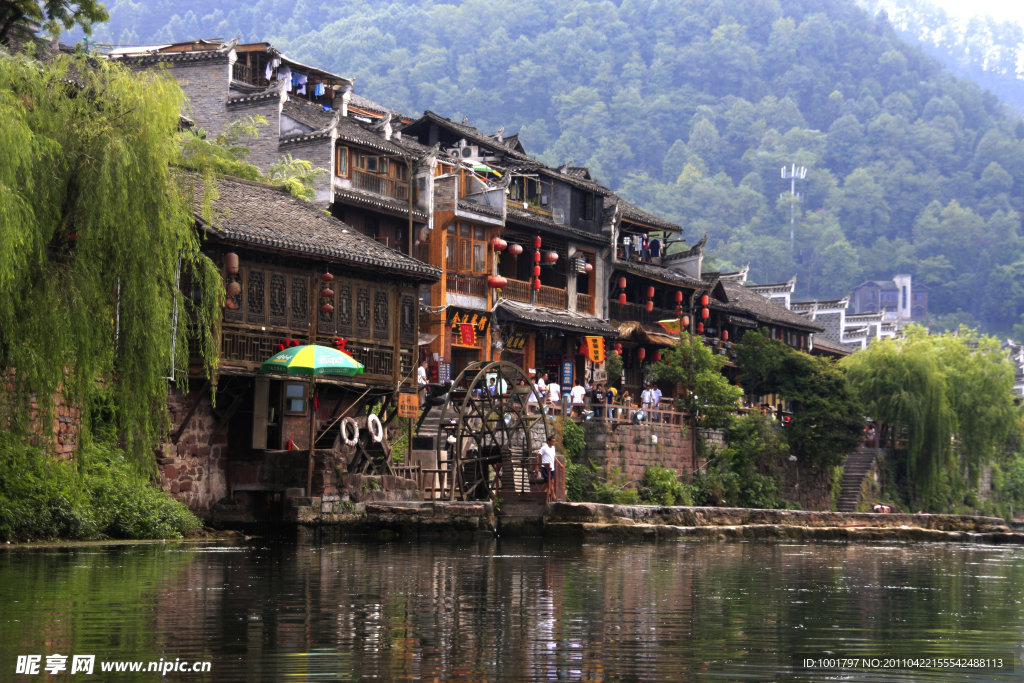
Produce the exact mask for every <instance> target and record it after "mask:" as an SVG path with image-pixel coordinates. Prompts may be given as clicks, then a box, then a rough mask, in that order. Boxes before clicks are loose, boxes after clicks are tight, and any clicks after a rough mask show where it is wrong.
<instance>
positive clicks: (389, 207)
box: [334, 186, 427, 223]
mask: <svg viewBox="0 0 1024 683" xmlns="http://www.w3.org/2000/svg"><path fill="white" fill-rule="evenodd" d="M334 200H335V201H338V202H343V203H346V204H355V205H356V206H372V207H373V208H375V209H381V210H384V211H391V212H393V213H396V214H398V215H399V216H408V215H409V204H408V202H404V201H402V200H401V199H392V198H391V197H385V196H384V195H380V194H375V193H373V192H366V191H364V190H357V189H355V188H351V187H337V186H336V187H335V188H334ZM413 206H414V208H413V210H412V217H413V220H417V221H419V222H421V223H426V222H427V214H425V213H423V212H422V211H421V210H419V209H418V208H415V205H413Z"/></svg>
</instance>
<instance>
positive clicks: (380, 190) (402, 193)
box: [352, 169, 409, 201]
mask: <svg viewBox="0 0 1024 683" xmlns="http://www.w3.org/2000/svg"><path fill="white" fill-rule="evenodd" d="M352 187H355V188H357V189H360V190H366V191H367V192H373V193H374V194H379V195H384V196H385V197H392V198H393V199H401V200H402V201H408V200H409V185H408V184H407V183H403V182H399V181H397V180H392V179H391V178H384V177H381V176H377V175H371V174H370V173H366V172H364V171H360V170H359V169H352Z"/></svg>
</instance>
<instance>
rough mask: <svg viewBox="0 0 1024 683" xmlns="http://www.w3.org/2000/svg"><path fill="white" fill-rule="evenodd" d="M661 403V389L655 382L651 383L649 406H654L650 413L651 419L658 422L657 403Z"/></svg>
mask: <svg viewBox="0 0 1024 683" xmlns="http://www.w3.org/2000/svg"><path fill="white" fill-rule="evenodd" d="M659 403H661V389H659V388H658V385H657V384H652V385H651V404H652V405H651V407H652V408H654V413H653V414H652V415H651V419H652V420H653V421H654V422H659V421H660V420H659V416H660V413H659V412H658V404H659Z"/></svg>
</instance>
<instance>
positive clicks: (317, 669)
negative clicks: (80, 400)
mask: <svg viewBox="0 0 1024 683" xmlns="http://www.w3.org/2000/svg"><path fill="white" fill-rule="evenodd" d="M1022 601H1024V549H1021V548H1006V547H994V546H959V545H938V544H935V545H932V544H925V545H870V544H863V545H840V544H793V543H778V544H773V543H729V542H672V543H664V544H654V543H646V544H616V543H608V544H582V543H565V542H560V543H552V542H550V541H547V542H545V541H541V540H539V539H537V540H530V539H527V540H516V541H508V540H491V539H485V540H477V541H467V542H461V543H458V542H433V543H428V542H424V541H419V542H391V543H376V542H348V543H339V544H334V545H328V546H323V547H317V546H303V545H285V544H264V543H261V542H257V541H251V542H250V543H249V544H243V545H237V546H231V545H226V546H225V545H194V544H184V543H167V544H159V543H158V544H128V545H78V546H49V547H39V548H19V549H11V550H8V551H7V552H3V553H0V628H2V631H0V653H2V655H0V681H8V680H19V681H20V680H25V681H29V680H41V679H45V680H72V681H73V680H103V681H105V680H126V681H128V680H130V681H149V680H153V681H155V680H164V681H246V682H264V681H265V682H271V681H274V682H277V681H306V680H309V681H335V680H340V681H348V680H380V681H387V680H424V681H434V680H440V681H483V680H490V681H497V680H510V681H511V680H559V681H573V680H579V681H593V680H605V681H776V680H777V681H789V680H795V681H803V680H806V681H812V680H814V681H817V680H821V681H824V680H843V679H845V680H858V681H921V680H936V681H942V680H948V681H962V680H979V681H980V680H986V681H1002V680H1005V681H1011V680H1013V681H1018V680H1020V679H1021V677H1022V674H1021V672H1024V667H1022V665H1021V654H1022V652H1024V604H1022ZM19 655H20V656H22V657H25V656H29V655H38V656H39V657H40V660H39V664H38V665H37V666H38V667H39V671H40V673H39V674H38V675H18V674H16V673H15V672H16V670H17V669H18V666H19V659H18V657H19ZM52 655H63V656H67V657H68V659H67V661H66V669H64V670H61V669H57V670H56V671H57V674H56V675H51V674H49V673H47V672H46V671H44V670H43V667H45V666H46V664H47V657H48V656H52ZM74 655H94V656H95V661H94V667H95V668H94V672H95V673H94V675H93V676H92V677H89V676H85V675H81V673H76V674H74V675H71V674H70V671H71V668H72V662H73V659H72V658H73V656H74ZM928 657H936V658H956V659H959V658H986V659H998V658H1001V659H1002V660H1003V662H1002V664H1003V667H1002V668H988V669H986V670H973V671H972V670H969V669H963V668H942V669H937V668H931V669H908V668H907V667H906V665H905V663H901V662H900V661H895V662H894V661H886V660H887V659H888V660H892V659H895V660H903V659H905V658H928ZM808 659H813V660H821V659H826V660H833V659H838V660H843V659H845V660H847V661H846V662H839V663H841V664H846V666H847V669H846V670H845V671H839V670H838V669H836V668H834V667H832V666H830V664H831V662H827V661H826V662H824V664H825V666H824V667H821V666H818V665H819V664H821V662H818V661H815V662H814V665H815V666H814V667H807V666H805V660H808ZM865 660H866V661H865ZM135 661H138V662H142V663H143V664H142V666H143V670H145V667H147V666H148V664H149V662H154V661H155V662H158V663H159V665H160V666H161V667H163V666H164V665H165V663H168V666H172V667H177V668H179V669H180V668H181V667H182V666H183V665H184V666H188V667H191V666H192V665H193V664H196V663H198V664H199V668H200V669H202V668H203V666H204V663H205V664H207V665H208V666H209V669H210V671H209V672H207V673H203V672H201V671H200V672H192V671H187V672H186V671H174V670H172V671H170V672H169V673H167V674H166V675H163V676H161V675H157V674H154V673H144V672H143V673H134V674H129V673H119V674H112V673H106V674H104V673H103V672H102V671H101V667H103V666H116V665H115V664H112V663H114V662H135ZM59 663H60V660H59V659H58V660H56V661H55V664H56V665H59ZM31 665H32V664H31V662H30V661H29V660H26V659H22V660H21V666H23V667H30V666H31ZM81 665H82V666H84V665H85V662H84V661H83V662H82V663H81ZM125 666H127V665H125ZM29 670H31V669H29Z"/></svg>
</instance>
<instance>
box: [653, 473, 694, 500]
mask: <svg viewBox="0 0 1024 683" xmlns="http://www.w3.org/2000/svg"><path fill="white" fill-rule="evenodd" d="M640 485H641V487H642V488H641V496H640V497H641V500H642V501H643V502H644V503H649V504H653V505H693V491H692V488H691V487H690V486H688V485H686V484H684V483H682V482H681V481H679V478H678V476H677V475H676V472H675V470H670V469H668V468H665V467H662V466H660V465H652V466H651V467H648V468H647V469H646V470H644V478H643V479H641V480H640Z"/></svg>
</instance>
